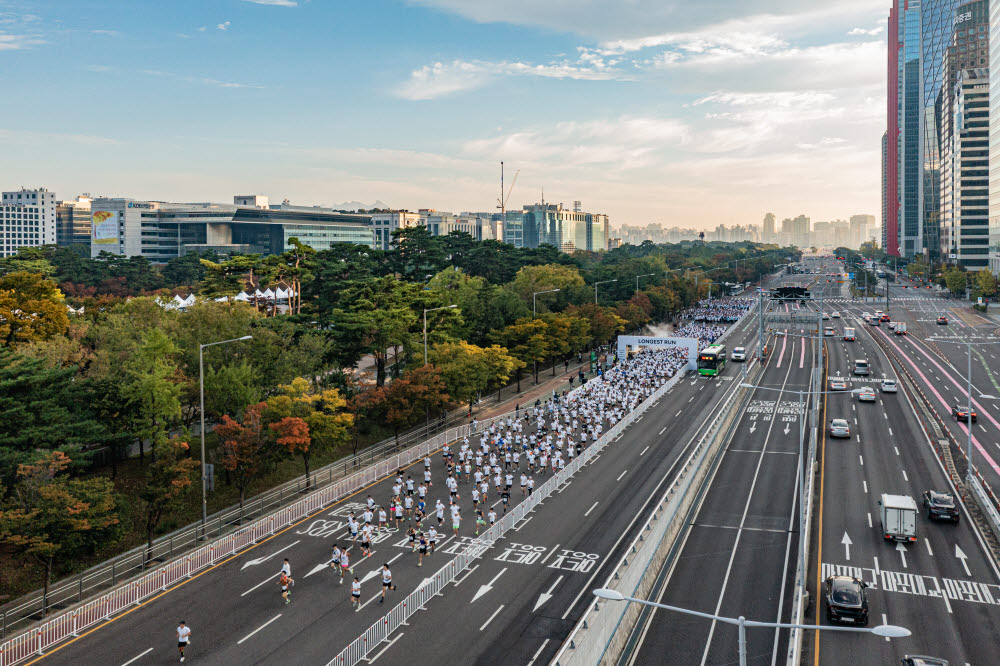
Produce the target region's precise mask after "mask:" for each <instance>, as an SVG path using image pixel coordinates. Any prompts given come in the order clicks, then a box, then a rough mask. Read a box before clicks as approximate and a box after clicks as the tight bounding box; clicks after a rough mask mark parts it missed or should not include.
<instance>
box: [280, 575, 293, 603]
mask: <svg viewBox="0 0 1000 666" xmlns="http://www.w3.org/2000/svg"><path fill="white" fill-rule="evenodd" d="M291 584H292V579H291V578H289V577H288V576H286V575H285V572H284V571H282V572H281V575H280V576H278V586H279V587H281V598H282V599H284V600H285V604H286V605H288V604H290V603H292V598H291V596H292V595H291V592H289V591H288V587H289V586H290V585H291Z"/></svg>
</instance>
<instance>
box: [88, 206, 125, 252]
mask: <svg viewBox="0 0 1000 666" xmlns="http://www.w3.org/2000/svg"><path fill="white" fill-rule="evenodd" d="M118 217H119V213H117V212H111V211H107V210H95V211H94V213H93V215H92V216H91V229H92V231H91V242H92V243H94V244H96V245H111V244H114V245H117V244H118Z"/></svg>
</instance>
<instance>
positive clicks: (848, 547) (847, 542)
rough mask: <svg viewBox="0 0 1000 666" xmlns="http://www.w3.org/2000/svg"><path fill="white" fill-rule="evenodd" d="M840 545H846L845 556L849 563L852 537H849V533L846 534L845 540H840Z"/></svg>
mask: <svg viewBox="0 0 1000 666" xmlns="http://www.w3.org/2000/svg"><path fill="white" fill-rule="evenodd" d="M840 543H842V544H844V556H845V557H846V558H847V560H848V561H850V559H851V543H852V541H851V537H849V536H847V532H844V538H843V539H841V540H840Z"/></svg>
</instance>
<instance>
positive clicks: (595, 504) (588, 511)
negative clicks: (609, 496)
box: [583, 500, 601, 518]
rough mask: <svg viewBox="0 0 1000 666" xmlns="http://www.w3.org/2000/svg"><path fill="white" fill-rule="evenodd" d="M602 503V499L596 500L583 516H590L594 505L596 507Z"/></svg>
mask: <svg viewBox="0 0 1000 666" xmlns="http://www.w3.org/2000/svg"><path fill="white" fill-rule="evenodd" d="M600 503H601V502H600V500H598V501H597V502H594V504H593V506H591V507H590V508H589V509H587V513H585V514H583V517H584V518H586V517H587V516H589V515H590V512H591V511H593V510H594V507H596V506H597V505H598V504H600Z"/></svg>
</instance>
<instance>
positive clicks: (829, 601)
mask: <svg viewBox="0 0 1000 666" xmlns="http://www.w3.org/2000/svg"><path fill="white" fill-rule="evenodd" d="M866 587H868V584H867V583H865V582H864V581H860V580H858V579H857V578H851V577H850V576H830V577H829V578H827V579H826V619H827V620H828V621H830V622H838V623H846V624H860V625H861V626H868V596H867V595H866V594H865V588H866Z"/></svg>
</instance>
